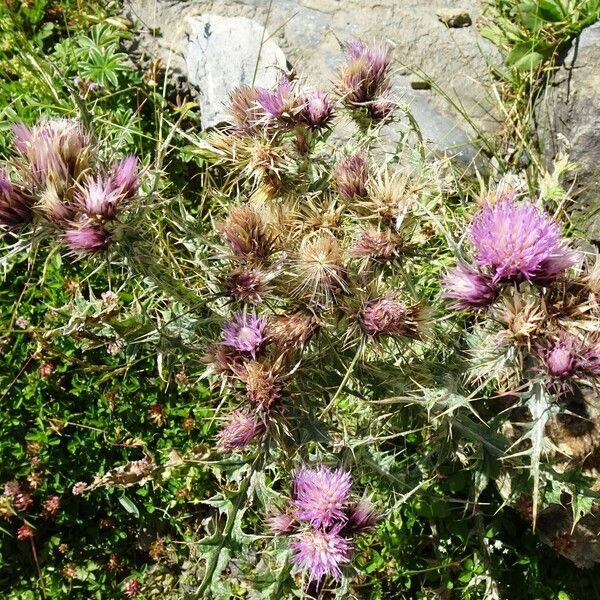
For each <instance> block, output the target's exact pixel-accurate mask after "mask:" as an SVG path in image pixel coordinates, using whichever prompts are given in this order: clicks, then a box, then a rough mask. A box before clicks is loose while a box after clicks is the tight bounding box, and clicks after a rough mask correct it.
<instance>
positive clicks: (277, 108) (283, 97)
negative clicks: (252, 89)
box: [257, 75, 301, 123]
mask: <svg viewBox="0 0 600 600" xmlns="http://www.w3.org/2000/svg"><path fill="white" fill-rule="evenodd" d="M257 101H258V104H259V105H260V106H261V108H262V109H263V110H264V111H265V113H266V114H267V116H268V117H269V118H271V119H274V120H278V121H281V122H283V123H294V122H296V121H297V120H298V113H299V111H300V106H301V104H300V99H299V97H298V94H297V93H296V90H295V89H294V86H293V85H292V82H291V81H290V80H289V79H288V78H287V77H286V76H285V75H284V76H282V77H280V79H279V81H278V82H277V85H276V86H275V89H273V90H268V89H266V88H257Z"/></svg>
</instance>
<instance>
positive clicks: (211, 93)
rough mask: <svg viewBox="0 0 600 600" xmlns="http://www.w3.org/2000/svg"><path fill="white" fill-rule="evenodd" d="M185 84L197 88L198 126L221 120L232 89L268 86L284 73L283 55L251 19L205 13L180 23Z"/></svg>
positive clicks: (284, 61)
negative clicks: (184, 40)
mask: <svg viewBox="0 0 600 600" xmlns="http://www.w3.org/2000/svg"><path fill="white" fill-rule="evenodd" d="M186 26H187V27H186V33H187V37H188V45H187V48H186V50H185V62H186V67H187V73H188V80H189V82H190V83H191V84H192V85H195V86H196V87H197V88H198V89H199V90H200V98H199V102H200V110H201V114H202V124H203V126H204V127H212V126H213V125H216V124H217V123H221V122H223V121H226V120H227V113H226V112H225V110H224V108H225V105H226V102H227V100H228V98H229V93H230V92H231V90H232V89H234V88H235V87H237V86H238V85H242V84H244V85H257V86H262V87H272V86H273V85H275V83H276V82H277V79H278V77H279V75H280V74H281V72H282V71H285V68H286V60H285V55H284V54H283V52H282V51H281V49H280V48H279V46H278V45H277V44H276V43H275V42H274V41H273V40H271V39H269V36H268V34H265V40H264V41H263V29H264V28H263V27H261V26H260V25H259V24H258V23H257V22H256V21H252V20H251V19H247V18H245V17H221V16H219V15H213V14H206V15H202V16H201V17H189V18H188V19H187V22H186Z"/></svg>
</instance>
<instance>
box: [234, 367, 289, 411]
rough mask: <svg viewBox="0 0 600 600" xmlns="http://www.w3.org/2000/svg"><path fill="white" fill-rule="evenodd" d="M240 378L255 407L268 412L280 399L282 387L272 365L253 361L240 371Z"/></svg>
mask: <svg viewBox="0 0 600 600" xmlns="http://www.w3.org/2000/svg"><path fill="white" fill-rule="evenodd" d="M239 377H240V379H241V380H242V381H243V382H244V383H245V384H246V395H247V397H248V400H249V401H250V402H251V403H252V404H253V405H254V406H256V407H260V408H261V409H263V410H266V409H268V408H269V407H270V406H272V405H273V404H274V403H275V402H276V401H277V400H278V399H279V394H280V387H281V385H280V383H279V380H278V377H277V373H276V372H275V370H274V368H273V367H272V366H271V365H269V364H267V363H265V362H260V361H257V360H251V361H249V362H247V363H246V364H245V365H244V367H243V370H242V369H241V370H240V373H239Z"/></svg>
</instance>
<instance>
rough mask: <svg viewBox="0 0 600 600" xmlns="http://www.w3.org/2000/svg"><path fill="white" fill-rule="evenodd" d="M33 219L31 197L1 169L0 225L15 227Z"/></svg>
mask: <svg viewBox="0 0 600 600" xmlns="http://www.w3.org/2000/svg"><path fill="white" fill-rule="evenodd" d="M32 219H33V212H32V210H31V202H30V200H29V198H28V197H27V196H26V194H25V193H24V192H23V191H22V190H20V189H19V188H18V187H17V186H16V185H15V184H14V183H13V182H12V181H11V180H10V178H9V177H8V175H7V174H6V172H5V171H2V170H0V225H6V226H7V227H9V228H15V227H20V226H22V225H25V224H26V223H29V222H30V221H31V220H32Z"/></svg>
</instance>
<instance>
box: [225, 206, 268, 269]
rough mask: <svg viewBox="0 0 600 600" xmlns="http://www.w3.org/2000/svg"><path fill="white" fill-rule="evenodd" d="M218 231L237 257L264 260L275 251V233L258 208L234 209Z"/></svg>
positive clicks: (238, 207)
mask: <svg viewBox="0 0 600 600" xmlns="http://www.w3.org/2000/svg"><path fill="white" fill-rule="evenodd" d="M217 231H218V232H219V233H220V234H221V236H222V238H223V239H224V241H225V242H226V243H227V244H228V245H229V247H230V248H231V251H232V252H233V254H234V255H235V256H237V257H240V258H244V259H246V260H252V259H257V260H262V259H265V258H268V257H269V256H270V255H271V252H272V251H273V243H274V235H273V232H272V231H271V228H270V227H269V224H268V223H267V220H266V218H265V214H264V213H263V212H262V211H260V210H259V209H258V208H255V207H252V206H234V207H232V208H231V209H230V211H229V214H228V215H227V218H226V219H225V221H223V222H222V223H219V224H217Z"/></svg>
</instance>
